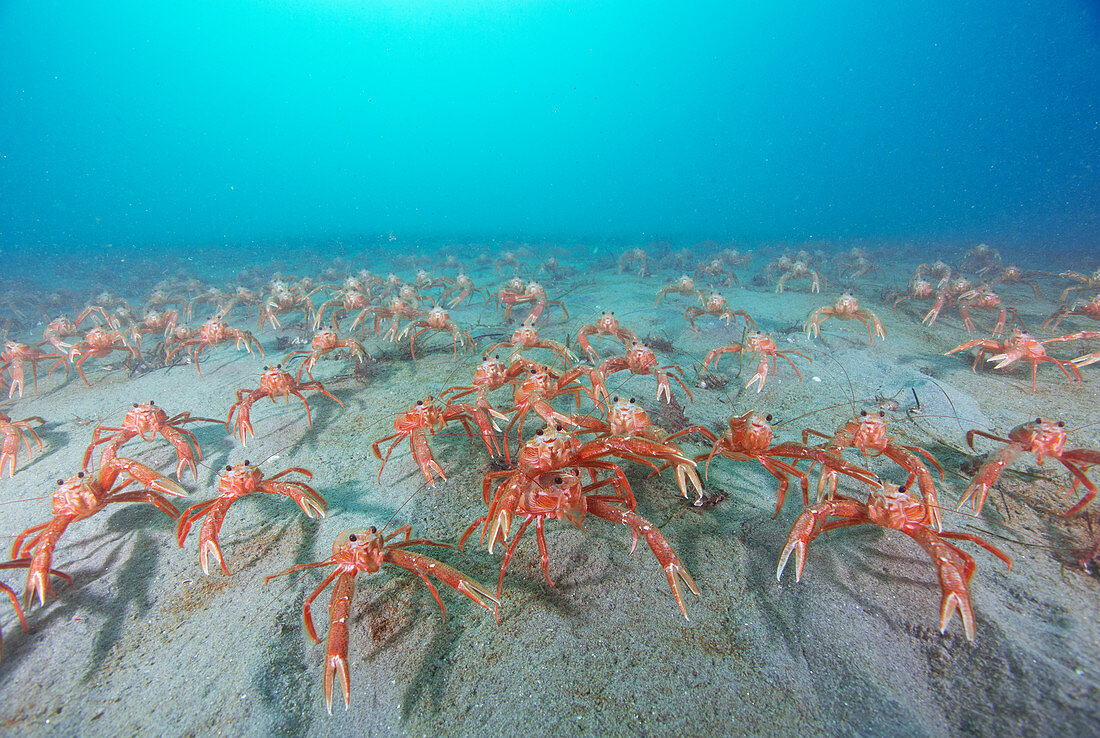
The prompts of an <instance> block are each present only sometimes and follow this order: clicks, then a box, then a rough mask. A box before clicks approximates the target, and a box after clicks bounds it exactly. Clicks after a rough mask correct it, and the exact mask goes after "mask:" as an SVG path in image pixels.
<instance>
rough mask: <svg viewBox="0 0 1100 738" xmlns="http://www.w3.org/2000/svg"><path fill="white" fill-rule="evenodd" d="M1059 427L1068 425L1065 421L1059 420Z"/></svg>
mask: <svg viewBox="0 0 1100 738" xmlns="http://www.w3.org/2000/svg"><path fill="white" fill-rule="evenodd" d="M1058 427H1059V428H1065V427H1066V424H1065V422H1064V421H1061V420H1059V421H1058Z"/></svg>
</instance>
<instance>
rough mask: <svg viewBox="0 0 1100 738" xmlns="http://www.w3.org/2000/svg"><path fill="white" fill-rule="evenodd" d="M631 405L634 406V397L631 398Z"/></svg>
mask: <svg viewBox="0 0 1100 738" xmlns="http://www.w3.org/2000/svg"><path fill="white" fill-rule="evenodd" d="M630 404H631V405H633V404H634V398H633V397H631V398H630Z"/></svg>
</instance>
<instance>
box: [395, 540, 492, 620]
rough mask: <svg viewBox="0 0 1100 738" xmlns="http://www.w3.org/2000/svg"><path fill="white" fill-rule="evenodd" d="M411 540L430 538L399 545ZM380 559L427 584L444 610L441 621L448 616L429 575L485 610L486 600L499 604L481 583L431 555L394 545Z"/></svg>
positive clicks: (489, 608) (486, 607)
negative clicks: (413, 574) (410, 573)
mask: <svg viewBox="0 0 1100 738" xmlns="http://www.w3.org/2000/svg"><path fill="white" fill-rule="evenodd" d="M411 543H431V541H423V540H421V541H412V542H409V543H405V544H398V545H399V546H400V545H410V544H411ZM383 560H384V561H386V562H388V563H390V564H393V565H394V566H399V567H401V568H402V569H404V570H406V571H411V572H414V573H415V574H417V575H418V576H419V577H420V578H421V580H423V582H424V584H426V585H428V590H429V591H430V592H431V593H432V597H434V598H435V601H436V603H437V604H438V605H439V609H440V610H441V611H442V612H443V620H444V621H446V619H447V608H445V607H444V606H443V600H441V599H440V597H439V592H437V591H436V589H435V586H434V585H433V584H432V583H431V581H430V580H429V579H428V575H429V574H430V575H431V576H433V577H435V578H436V579H438V580H439V581H441V582H443V583H444V584H446V585H447V586H448V587H451V588H452V589H454V590H456V591H458V592H459V593H461V594H463V595H465V596H466V597H468V598H469V599H470V600H472V601H473V602H475V603H476V604H478V605H480V606H481V607H484V608H485V609H486V610H492V609H493V608H491V607H489V604H488V602H492V603H494V604H495V605H498V606H499V605H500V600H499V599H498V597H496V596H493V593H492V592H490V591H489V590H488V588H486V587H485V586H484V585H483V584H480V583H478V582H477V581H475V580H473V579H470V578H469V577H468V576H466V575H465V574H463V573H462V572H460V571H458V570H457V569H454V568H452V567H450V566H447V565H446V564H444V563H443V562H441V561H438V560H436V559H433V558H432V557H431V556H425V555H424V554H418V553H412V552H410V551H403V550H401V548H396V547H395V548H389V549H387V550H386V553H385V555H384V556H383ZM486 600H488V602H486Z"/></svg>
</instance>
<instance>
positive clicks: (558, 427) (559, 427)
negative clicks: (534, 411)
mask: <svg viewBox="0 0 1100 738" xmlns="http://www.w3.org/2000/svg"><path fill="white" fill-rule="evenodd" d="M554 429H555V430H557V431H559V432H560V431H561V429H562V427H561V426H560V425H556V426H554Z"/></svg>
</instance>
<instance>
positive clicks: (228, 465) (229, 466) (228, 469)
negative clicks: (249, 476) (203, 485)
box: [225, 464, 233, 471]
mask: <svg viewBox="0 0 1100 738" xmlns="http://www.w3.org/2000/svg"><path fill="white" fill-rule="evenodd" d="M225 470H226V471H233V465H232V464H226V465H225Z"/></svg>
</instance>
